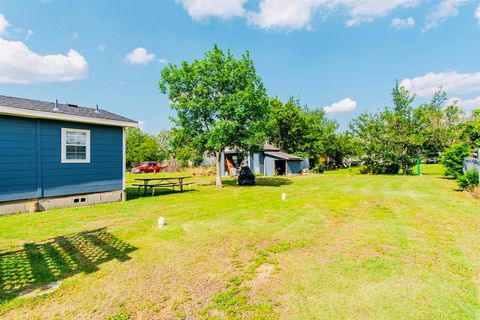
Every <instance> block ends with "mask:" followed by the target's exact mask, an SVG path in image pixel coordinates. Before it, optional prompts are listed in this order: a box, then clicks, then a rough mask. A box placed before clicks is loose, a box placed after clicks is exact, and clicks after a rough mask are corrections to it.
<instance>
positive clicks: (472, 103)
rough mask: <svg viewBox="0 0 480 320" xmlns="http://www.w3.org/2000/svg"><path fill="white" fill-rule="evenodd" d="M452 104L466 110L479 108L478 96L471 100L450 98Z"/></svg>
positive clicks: (479, 97)
mask: <svg viewBox="0 0 480 320" xmlns="http://www.w3.org/2000/svg"><path fill="white" fill-rule="evenodd" d="M449 102H450V103H452V104H456V105H457V106H459V107H462V108H464V109H466V110H473V109H477V108H480V96H478V97H476V98H473V99H467V100H462V99H460V98H452V99H450V101H449Z"/></svg>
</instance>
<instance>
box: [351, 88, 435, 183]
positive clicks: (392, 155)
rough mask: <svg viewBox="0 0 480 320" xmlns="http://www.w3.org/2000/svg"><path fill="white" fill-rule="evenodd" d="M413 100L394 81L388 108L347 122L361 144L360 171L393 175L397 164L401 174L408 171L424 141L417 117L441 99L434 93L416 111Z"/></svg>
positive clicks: (396, 171)
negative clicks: (426, 104)
mask: <svg viewBox="0 0 480 320" xmlns="http://www.w3.org/2000/svg"><path fill="white" fill-rule="evenodd" d="M414 99H415V96H412V95H410V93H409V92H408V91H407V90H406V89H405V88H403V87H400V85H399V84H398V82H397V83H396V84H395V87H394V88H393V90H392V101H393V107H392V108H386V109H384V110H383V111H380V112H378V113H376V114H368V113H364V114H362V115H360V116H359V117H358V118H357V119H354V120H353V121H352V122H351V124H350V127H351V129H352V131H353V132H354V134H355V135H356V136H357V137H358V138H359V139H360V141H361V145H362V146H363V151H364V154H365V157H364V162H365V166H366V168H365V170H364V172H368V173H389V174H395V173H398V169H397V168H398V167H400V168H401V169H402V172H403V174H404V175H406V174H408V173H409V168H410V167H411V166H413V165H414V164H415V161H416V159H417V158H418V157H419V156H420V154H421V151H422V145H423V144H424V141H425V138H424V136H423V135H422V132H421V125H420V123H421V121H420V119H419V118H420V117H424V118H428V116H427V115H428V114H431V113H432V112H430V111H431V110H438V108H439V107H438V106H436V105H438V104H440V103H441V101H442V100H443V98H442V95H441V94H439V95H438V96H437V95H436V97H435V98H434V102H433V103H432V106H431V107H429V108H425V110H420V111H417V112H416V110H415V109H414V108H413V106H412V104H413V101H414Z"/></svg>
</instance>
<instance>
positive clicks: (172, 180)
mask: <svg viewBox="0 0 480 320" xmlns="http://www.w3.org/2000/svg"><path fill="white" fill-rule="evenodd" d="M188 178H190V176H183V177H163V178H138V179H135V181H143V183H134V184H133V186H134V187H138V189H137V193H138V194H139V195H140V190H141V189H142V188H143V195H146V194H147V189H152V196H153V195H154V194H155V188H161V187H172V189H173V190H175V187H179V188H180V191H183V187H184V186H189V187H190V190H191V185H192V184H194V183H195V182H184V181H183V180H184V179H188ZM150 181H154V183H150Z"/></svg>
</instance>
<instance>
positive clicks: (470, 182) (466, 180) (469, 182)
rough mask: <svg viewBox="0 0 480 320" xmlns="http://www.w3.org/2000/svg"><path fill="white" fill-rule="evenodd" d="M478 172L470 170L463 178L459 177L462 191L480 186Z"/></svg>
mask: <svg viewBox="0 0 480 320" xmlns="http://www.w3.org/2000/svg"><path fill="white" fill-rule="evenodd" d="M479 179H480V178H479V175H478V171H477V170H468V171H467V172H466V173H465V174H464V175H463V176H460V177H458V186H459V187H460V189H462V190H465V189H472V188H474V187H476V186H478V185H479V184H480V182H479V181H480V180H479Z"/></svg>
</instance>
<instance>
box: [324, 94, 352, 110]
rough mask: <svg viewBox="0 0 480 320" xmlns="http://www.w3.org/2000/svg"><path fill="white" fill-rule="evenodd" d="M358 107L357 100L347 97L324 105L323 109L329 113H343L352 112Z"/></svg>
mask: <svg viewBox="0 0 480 320" xmlns="http://www.w3.org/2000/svg"><path fill="white" fill-rule="evenodd" d="M355 109H357V102H355V101H353V100H352V99H350V98H345V99H343V100H341V101H339V102H335V103H333V104H332V105H330V106H326V107H323V111H325V113H328V114H341V113H348V112H352V111H354V110H355Z"/></svg>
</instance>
